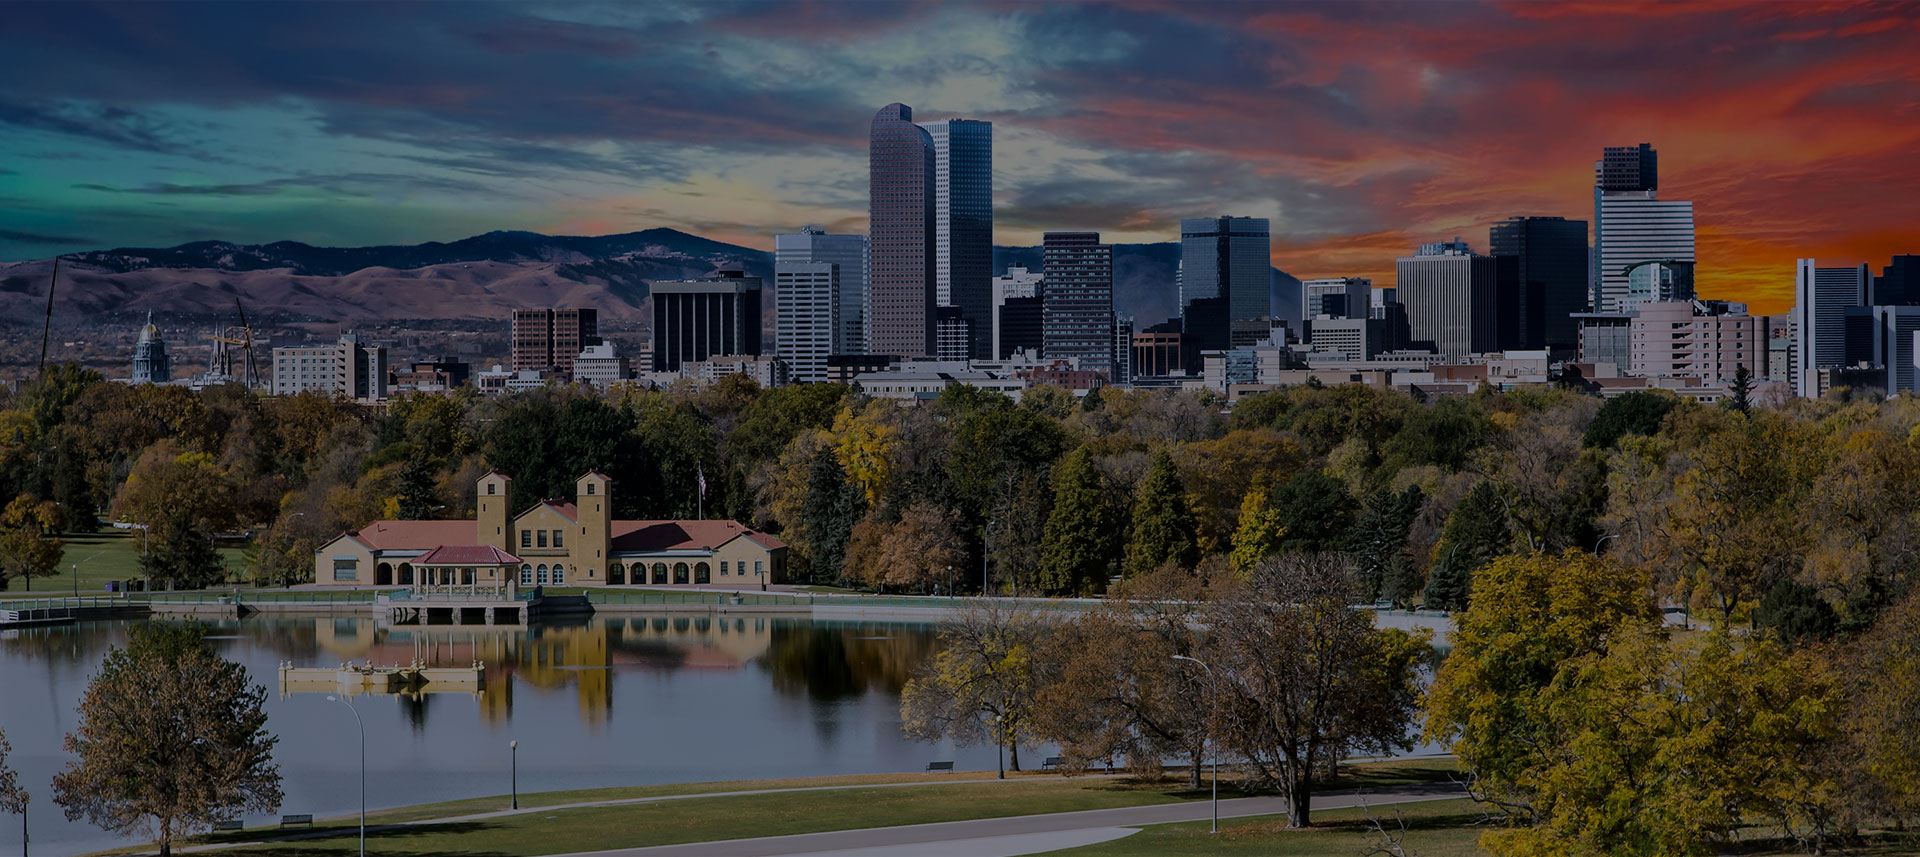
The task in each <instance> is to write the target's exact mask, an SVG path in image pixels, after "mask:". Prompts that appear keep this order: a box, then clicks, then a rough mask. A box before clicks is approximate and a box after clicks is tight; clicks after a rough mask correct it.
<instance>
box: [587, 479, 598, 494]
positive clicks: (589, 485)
mask: <svg viewBox="0 0 1920 857" xmlns="http://www.w3.org/2000/svg"><path fill="white" fill-rule="evenodd" d="M597 487H599V486H596V485H594V484H593V483H592V482H588V483H587V496H589V497H591V496H593V493H594V489H595V488H597Z"/></svg>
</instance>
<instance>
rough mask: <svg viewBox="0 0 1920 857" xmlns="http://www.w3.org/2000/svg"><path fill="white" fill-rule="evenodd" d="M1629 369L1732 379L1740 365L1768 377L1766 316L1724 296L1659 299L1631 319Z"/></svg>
mask: <svg viewBox="0 0 1920 857" xmlns="http://www.w3.org/2000/svg"><path fill="white" fill-rule="evenodd" d="M1627 331H1628V333H1627V335H1628V346H1627V347H1628V359H1627V363H1628V371H1629V372H1631V373H1632V374H1634V375H1639V376H1642V377H1648V378H1700V379H1703V380H1706V381H1708V382H1712V383H1731V382H1732V381H1733V379H1734V377H1735V376H1736V375H1737V374H1738V373H1739V370H1740V368H1741V367H1743V366H1744V367H1746V370H1747V371H1748V372H1750V373H1752V375H1753V377H1754V378H1755V379H1759V378H1762V377H1764V375H1765V372H1766V365H1767V363H1766V361H1767V317H1766V316H1750V315H1747V313H1746V307H1745V306H1743V305H1738V304H1728V303H1726V302H1724V301H1692V300H1684V301H1658V302H1653V303H1648V304H1646V305H1644V306H1642V307H1640V310H1639V312H1637V313H1635V314H1634V316H1633V318H1632V319H1630V320H1629V321H1628V322H1627Z"/></svg>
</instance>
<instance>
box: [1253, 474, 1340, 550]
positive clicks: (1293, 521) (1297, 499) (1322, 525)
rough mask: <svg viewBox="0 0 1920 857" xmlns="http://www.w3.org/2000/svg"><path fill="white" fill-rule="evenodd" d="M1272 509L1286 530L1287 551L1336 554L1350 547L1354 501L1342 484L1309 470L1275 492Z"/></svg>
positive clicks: (1283, 484) (1284, 546) (1284, 544)
mask: <svg viewBox="0 0 1920 857" xmlns="http://www.w3.org/2000/svg"><path fill="white" fill-rule="evenodd" d="M1273 508H1274V509H1275V510H1277V511H1278V512H1279V513H1280V525H1281V526H1283V527H1285V528H1286V530H1287V537H1286V541H1285V542H1283V543H1282V547H1283V548H1284V549H1285V550H1288V551H1337V550H1344V549H1345V548H1346V546H1347V532H1348V530H1349V529H1350V528H1351V527H1352V526H1353V499H1352V498H1351V497H1349V496H1348V495H1347V486H1346V485H1344V484H1342V483H1341V482H1340V480H1338V479H1335V478H1333V477H1331V476H1328V475H1327V474H1325V473H1322V472H1320V471H1318V470H1308V471H1305V472H1303V473H1300V474H1298V475H1296V476H1294V477H1293V478H1292V479H1289V480H1287V481H1285V482H1282V483H1280V484H1279V485H1278V486H1276V487H1275V488H1274V489H1273Z"/></svg>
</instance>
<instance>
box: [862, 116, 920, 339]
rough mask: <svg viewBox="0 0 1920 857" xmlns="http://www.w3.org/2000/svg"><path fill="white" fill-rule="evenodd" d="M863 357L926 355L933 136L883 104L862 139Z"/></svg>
mask: <svg viewBox="0 0 1920 857" xmlns="http://www.w3.org/2000/svg"><path fill="white" fill-rule="evenodd" d="M868 145H869V150H868V209H867V211H868V226H867V239H868V240H867V259H868V262H867V278H868V279H867V294H868V296H869V297H868V302H867V309H868V313H869V314H868V317H867V331H868V334H867V346H868V348H869V349H870V352H869V353H874V354H889V355H896V356H902V357H923V356H928V355H931V354H932V353H933V348H934V307H935V306H936V301H935V299H936V297H937V296H936V294H935V291H934V286H935V281H934V280H935V278H934V269H935V265H934V263H935V258H936V257H935V247H934V216H935V198H936V189H935V186H934V177H935V171H934V150H933V137H932V136H931V135H929V134H928V133H927V129H925V128H922V127H920V126H919V125H916V124H914V122H913V108H911V107H908V106H906V105H904V104H889V105H887V106H885V107H882V108H880V112H878V113H875V114H874V116H873V125H872V127H871V129H870V131H869V135H868Z"/></svg>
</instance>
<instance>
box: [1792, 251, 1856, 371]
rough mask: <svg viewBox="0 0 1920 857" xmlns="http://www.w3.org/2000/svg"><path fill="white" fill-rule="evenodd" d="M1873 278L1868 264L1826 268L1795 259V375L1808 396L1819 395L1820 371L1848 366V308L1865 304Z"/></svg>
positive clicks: (1812, 261) (1811, 262) (1809, 261)
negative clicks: (1796, 343) (1797, 353)
mask: <svg viewBox="0 0 1920 857" xmlns="http://www.w3.org/2000/svg"><path fill="white" fill-rule="evenodd" d="M1871 280H1872V277H1871V275H1870V274H1869V273H1868V268H1867V266H1866V265H1865V264H1861V265H1857V266H1854V267H1851V268H1822V267H1819V265H1818V264H1817V263H1816V262H1815V261H1814V260H1813V259H1799V260H1796V261H1795V262H1794V277H1793V294H1794V307H1793V315H1794V324H1795V326H1796V327H1797V328H1798V332H1799V352H1800V353H1799V356H1798V364H1799V365H1798V366H1797V367H1796V369H1797V371H1796V372H1795V376H1796V378H1797V384H1798V389H1797V390H1795V392H1796V393H1798V394H1799V395H1801V396H1804V397H1806V398H1809V399H1812V398H1818V397H1819V396H1820V390H1819V377H1820V373H1819V370H1821V369H1827V368H1833V367H1839V366H1845V365H1847V336H1846V331H1847V310H1849V309H1852V308H1854V307H1860V306H1865V305H1866V302H1867V293H1868V284H1869V282H1870V281H1871Z"/></svg>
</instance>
